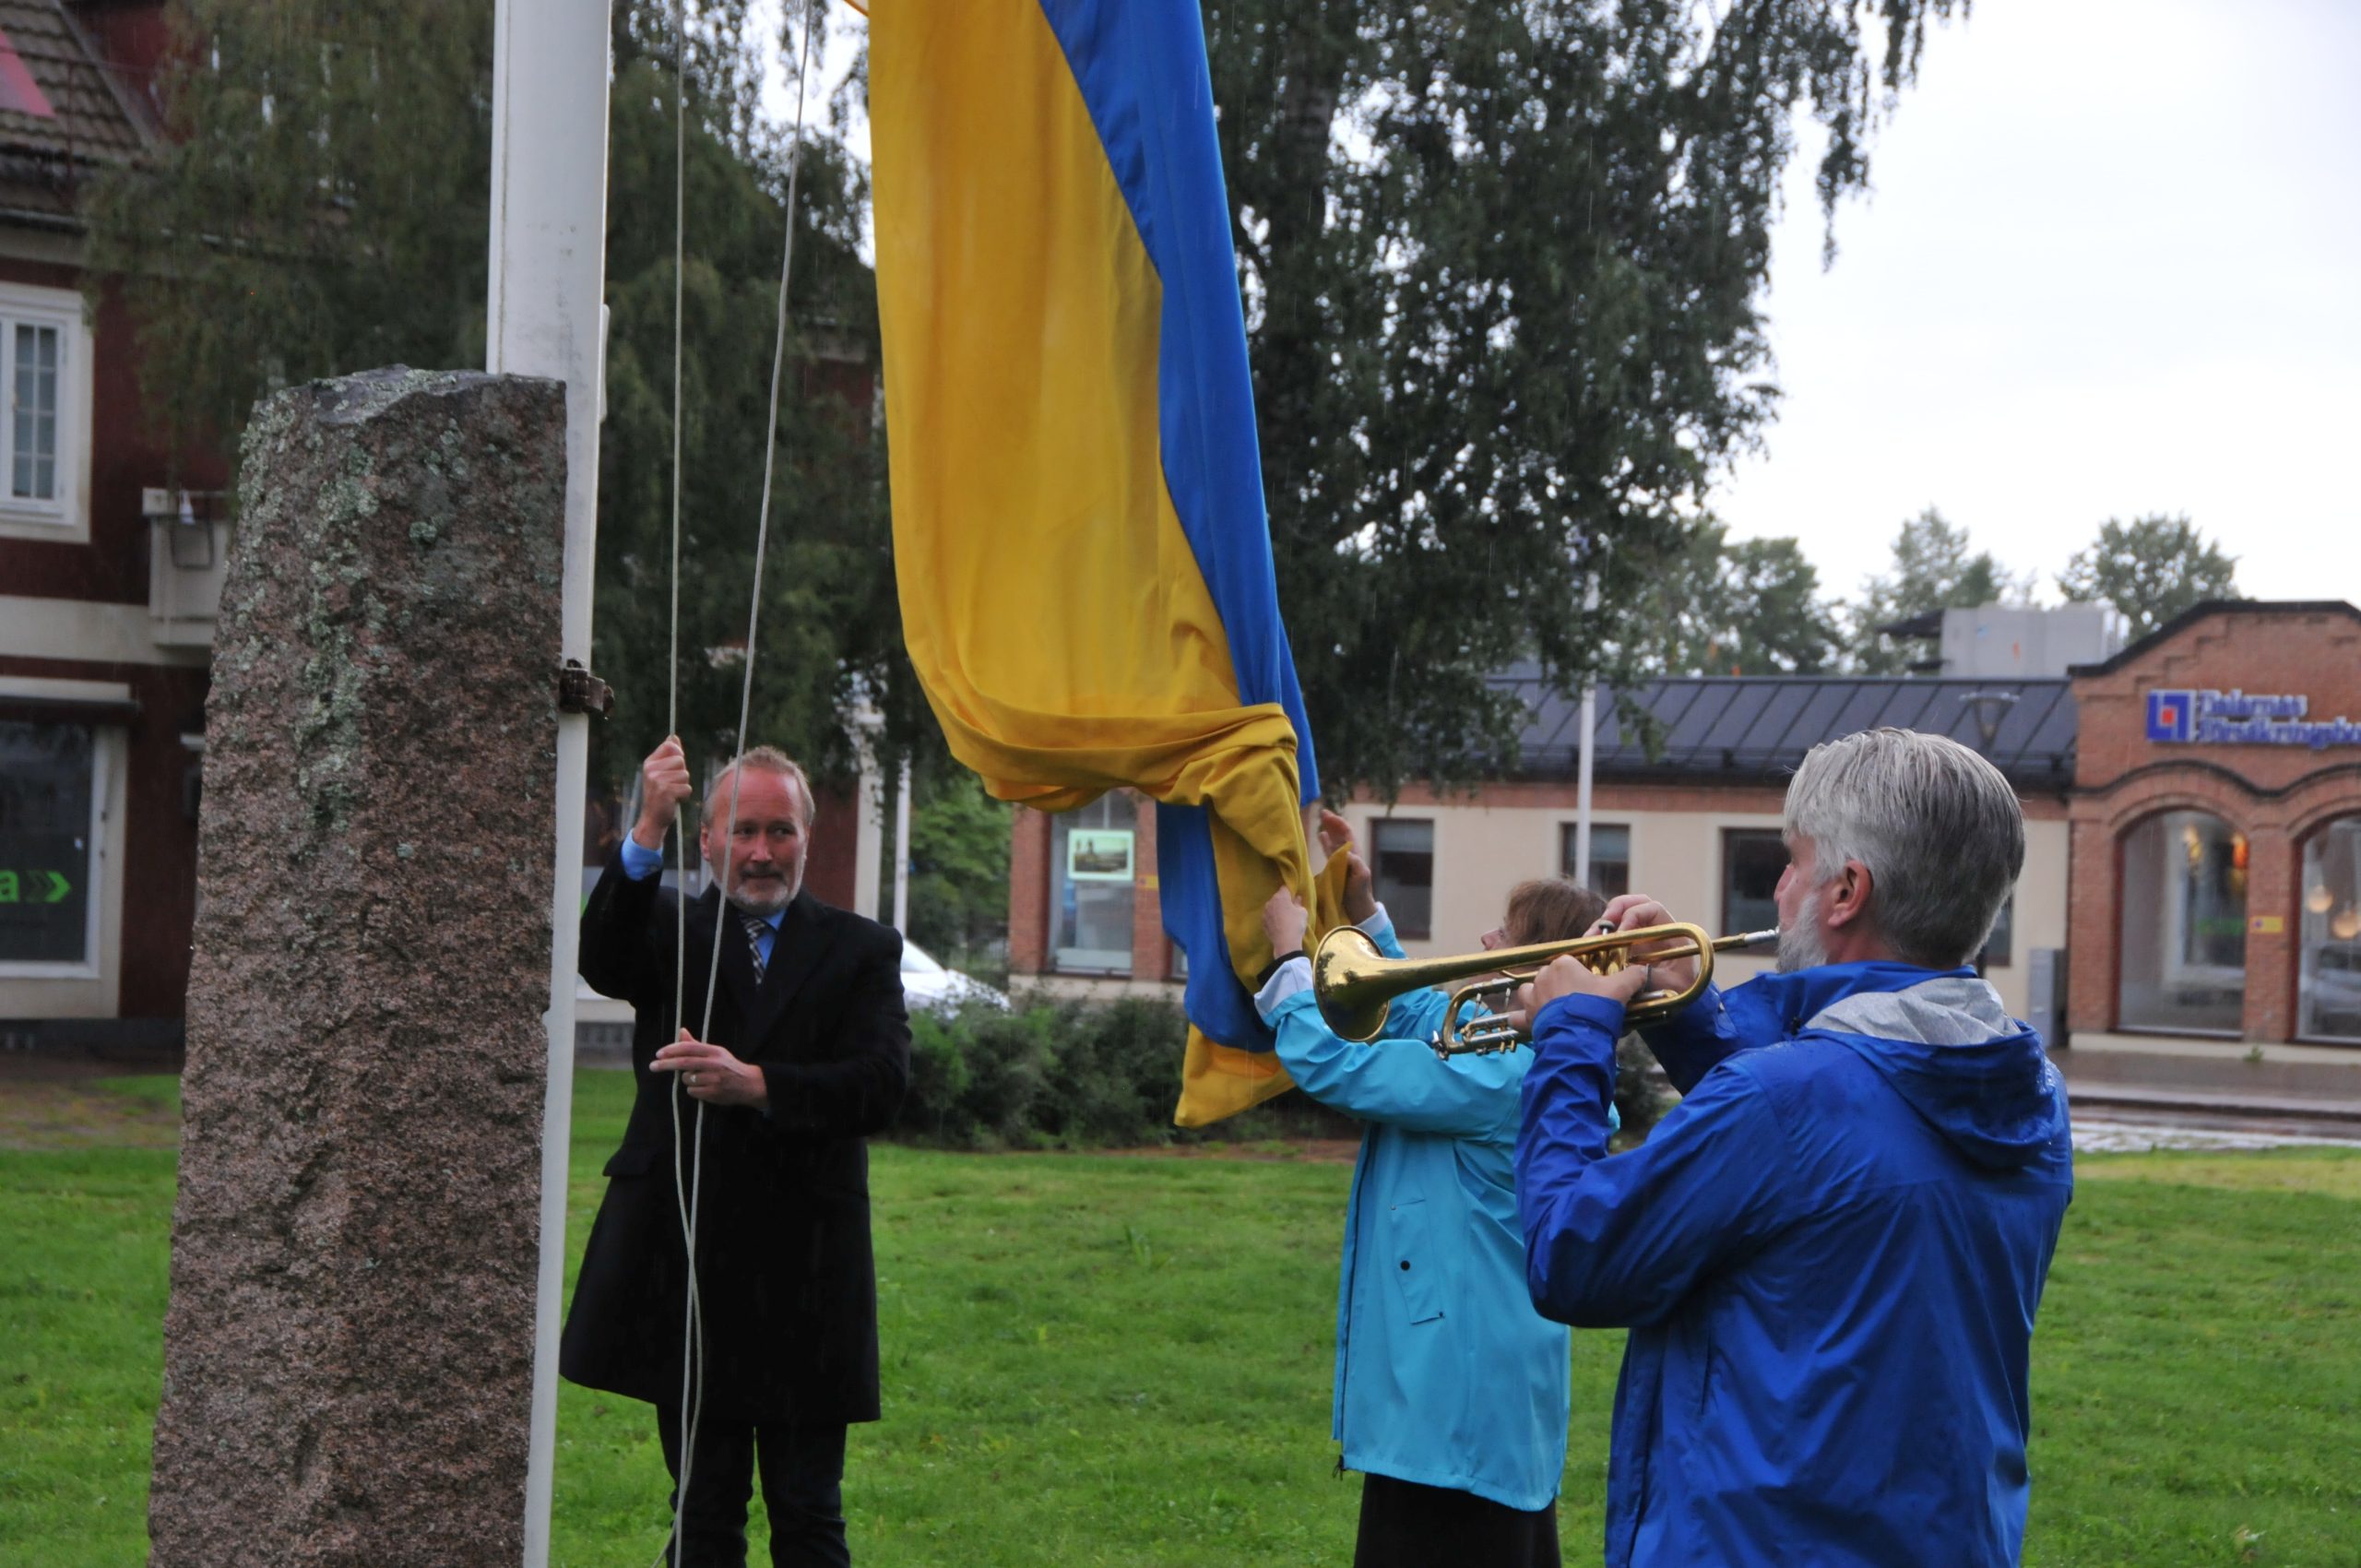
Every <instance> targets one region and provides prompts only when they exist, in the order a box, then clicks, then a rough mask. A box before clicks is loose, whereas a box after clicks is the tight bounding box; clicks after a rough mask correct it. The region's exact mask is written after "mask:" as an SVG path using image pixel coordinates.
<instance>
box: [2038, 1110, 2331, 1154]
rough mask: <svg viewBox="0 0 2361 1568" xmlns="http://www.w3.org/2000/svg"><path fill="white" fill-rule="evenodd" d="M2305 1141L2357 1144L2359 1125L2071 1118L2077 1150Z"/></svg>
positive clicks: (2130, 1151) (2282, 1144) (2102, 1151)
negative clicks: (2072, 1119)
mask: <svg viewBox="0 0 2361 1568" xmlns="http://www.w3.org/2000/svg"><path fill="white" fill-rule="evenodd" d="M2306 1145H2321V1146H2340V1145H2341V1146H2344V1147H2347V1148H2361V1127H2356V1126H2354V1125H2352V1124H2351V1123H2319V1124H2317V1125H2311V1124H2307V1123H2302V1122H2297V1121H2292V1120H2279V1119H2272V1120H2265V1119H2261V1118H2252V1117H2235V1118H2233V1117H2200V1118H2194V1119H2192V1118H2188V1117H2181V1116H2159V1117H2156V1118H2153V1119H2150V1118H2147V1117H2138V1118H2134V1117H2130V1116H2123V1115H2114V1114H2108V1115H2101V1114H2099V1113H2096V1112H2093V1113H2088V1114H2079V1113H2078V1114H2077V1115H2076V1116H2075V1117H2074V1148H2075V1150H2076V1152H2077V1153H2081V1154H2137V1153H2144V1152H2147V1151H2151V1150H2154V1149H2208V1150H2213V1149H2222V1150H2231V1149H2266V1148H2295V1147H2300V1146H2306Z"/></svg>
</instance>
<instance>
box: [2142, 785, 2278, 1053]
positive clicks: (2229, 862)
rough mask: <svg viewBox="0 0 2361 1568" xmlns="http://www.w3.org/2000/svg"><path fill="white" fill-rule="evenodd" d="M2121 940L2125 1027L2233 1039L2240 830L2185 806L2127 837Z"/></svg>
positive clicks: (2242, 893)
mask: <svg viewBox="0 0 2361 1568" xmlns="http://www.w3.org/2000/svg"><path fill="white" fill-rule="evenodd" d="M2120 942H2121V947H2120V952H2121V955H2122V962H2121V975H2122V978H2121V982H2120V986H2119V989H2118V992H2117V1016H2118V1018H2119V1019H2120V1020H2121V1022H2122V1024H2123V1027H2124V1028H2145V1029H2169V1030H2173V1031H2176V1032H2178V1033H2193V1034H2226V1035H2233V1036H2235V1035H2236V1034H2237V1033H2238V1032H2239V1030H2240V1027H2241V1025H2242V1024H2243V1022H2244V1012H2245V999H2246V978H2247V840H2246V835H2244V834H2242V833H2240V832H2238V831H2237V830H2236V829H2235V828H2233V827H2232V826H2230V825H2229V824H2228V823H2226V822H2224V821H2223V820H2222V819H2221V818H2220V817H2217V816H2214V815H2213V814H2209V813H2206V812H2188V811H2182V812H2165V813H2164V814H2162V815H2159V816H2152V817H2150V818H2148V819H2147V820H2146V821H2144V822H2142V823H2141V824H2140V825H2139V826H2136V827H2134V828H2132V829H2131V831H2130V832H2129V833H2127V834H2125V835H2124V836H2123V903H2122V914H2121V926H2120Z"/></svg>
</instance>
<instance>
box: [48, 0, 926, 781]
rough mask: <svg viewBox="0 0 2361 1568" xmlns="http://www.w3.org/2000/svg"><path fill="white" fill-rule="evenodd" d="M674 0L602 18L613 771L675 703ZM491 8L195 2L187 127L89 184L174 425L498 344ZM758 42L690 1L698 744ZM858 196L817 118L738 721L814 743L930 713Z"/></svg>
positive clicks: (765, 383)
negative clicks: (877, 384)
mask: <svg viewBox="0 0 2361 1568" xmlns="http://www.w3.org/2000/svg"><path fill="white" fill-rule="evenodd" d="M669 14H670V6H669V4H666V3H664V0H633V3H630V4H625V5H621V6H617V7H616V8H615V12H614V20H613V38H614V42H615V51H616V53H615V71H614V77H613V82H614V88H613V96H612V101H611V147H610V163H609V193H608V237H607V301H608V303H609V306H610V309H611V321H610V324H609V341H608V358H607V373H608V381H607V419H606V422H605V423H604V425H603V426H602V429H601V449H600V455H599V558H598V591H597V600H596V604H595V609H594V615H593V625H594V635H595V647H594V655H593V663H594V666H595V667H596V668H597V669H598V670H599V672H600V673H601V674H603V675H604V676H605V677H606V678H607V679H608V680H609V681H610V682H611V683H613V684H614V686H615V688H616V695H617V712H616V722H615V723H614V724H612V725H610V726H607V727H605V728H604V729H602V730H600V731H596V732H595V734H596V740H595V741H594V746H595V747H596V755H595V756H594V765H593V766H594V769H595V772H594V777H599V778H622V777H627V776H629V775H630V774H631V772H632V771H633V770H634V769H635V766H636V764H637V762H638V760H639V758H640V756H641V755H642V754H645V753H646V752H647V749H648V748H649V747H650V746H651V745H652V744H653V743H654V742H655V740H656V739H657V738H658V737H659V736H660V735H661V734H663V733H664V731H665V729H666V725H667V720H668V719H669V718H670V716H671V710H672V706H673V705H672V697H671V695H670V664H671V648H672V636H671V605H670V596H671V589H670V582H671V543H670V530H671V503H670V491H671V479H672V472H673V454H672V445H673V440H672V437H673V430H672V354H673V347H672V339H673V295H674V277H673V264H672V236H673V231H674V222H673V219H674V210H675V199H676V198H675V190H676V185H675V178H674V170H675V136H676V133H675V128H674V127H675V125H676V121H677V106H678V95H677V94H676V91H675V73H674V71H673V69H672V66H671V61H672V59H673V57H674V54H675V52H676V51H675V43H674V41H673V40H672V39H671V37H670V22H669ZM179 26H180V27H181V28H182V29H183V30H184V35H186V36H189V37H193V38H201V39H204V40H206V41H207V43H206V46H205V47H204V48H201V49H192V50H190V51H189V52H188V53H187V55H186V61H185V63H184V65H181V66H178V67H176V68H174V69H173V70H172V72H170V73H169V74H168V75H167V77H166V78H165V81H164V83H163V93H164V97H165V101H166V102H167V104H168V105H169V113H170V116H171V123H172V139H171V140H170V141H168V142H167V144H166V145H165V146H164V147H163V148H160V151H159V152H158V154H157V156H156V160H155V162H154V163H153V164H152V165H151V166H148V167H144V168H138V169H125V170H116V171H111V172H107V173H106V174H104V175H103V176H102V177H101V179H100V180H99V182H98V184H97V185H96V187H95V188H94V190H93V191H92V193H91V195H90V197H89V212H90V217H91V225H92V240H91V254H92V265H93V271H92V278H93V287H94V288H98V289H114V290H119V291H121V292H122V293H123V295H124V297H125V301H126V303H127V304H128V305H129V307H130V312H131V315H132V318H133V320H134V322H135V323H136V330H137V331H138V333H139V337H140V340H141V345H142V349H143V353H144V371H145V374H147V376H148V385H149V390H150V392H151V394H152V396H151V400H150V403H149V407H150V409H151V410H153V411H154V412H155V413H156V414H157V417H158V418H159V419H160V422H161V423H162V424H163V426H164V429H163V431H162V432H160V434H162V435H163V436H164V437H165V438H166V440H167V441H168V442H169V443H170V444H171V445H172V446H173V447H175V448H184V447H188V446H195V445H205V444H208V443H209V444H211V445H215V446H216V447H217V448H218V449H219V450H221V451H223V452H224V453H226V452H228V451H231V450H233V449H234V447H235V445H236V440H237V436H238V434H239V432H240V430H241V428H242V427H243V423H244V422H245V419H246V416H247V412H248V410H249V409H250V408H251V407H252V404H253V402H254V400H255V398H257V397H259V396H261V395H263V394H264V393H266V392H267V391H269V390H270V389H272V388H273V387H275V386H281V385H285V384H288V383H291V382H296V381H302V380H306V379H310V378H313V377H317V376H326V375H336V374H347V373H350V372H352V371H357V370H363V369H367V368H370V367H373V366H375V365H380V364H386V363H390V362H397V361H400V362H409V363H412V364H418V365H426V366H434V365H445V364H462V365H467V364H481V363H482V362H483V357H484V350H483V308H484V306H483V301H484V290H485V267H486V261H485V251H486V235H487V232H488V228H487V225H488V208H487V202H488V196H487V192H488V184H489V170H490V163H491V114H492V5H491V4H490V0H463V3H461V4H457V5H454V6H441V7H432V8H428V9H424V10H421V8H420V7H418V6H399V5H393V4H389V3H386V0H369V3H364V4H361V5H355V6H338V7H334V8H333V9H330V10H323V9H322V8H320V7H318V6H287V5H281V4H278V3H276V0H186V3H185V5H184V8H183V10H182V12H181V13H180V15H179ZM771 46H772V45H771V43H770V42H769V41H766V40H765V39H764V38H762V37H761V36H760V34H759V30H757V29H755V27H754V26H753V19H752V13H751V7H750V6H749V5H748V4H747V0H699V3H697V4H695V5H694V6H690V7H689V12H688V17H687V38H686V42H685V52H686V56H687V79H688V92H687V99H688V108H689V126H688V133H687V144H686V148H685V155H684V160H685V178H684V181H683V184H684V185H685V207H686V212H687V218H686V228H685V234H686V239H685V244H686V247H687V253H688V255H687V265H686V267H685V268H684V273H685V276H684V277H683V279H682V284H681V294H682V339H683V349H682V368H683V377H684V385H683V386H682V410H683V411H682V431H681V434H682V454H681V463H680V468H681V470H682V546H681V551H682V559H681V570H680V600H681V614H680V652H681V659H680V663H681V667H682V668H681V688H680V693H679V699H678V720H677V728H678V729H679V730H680V731H681V732H682V735H683V737H684V738H685V739H687V740H688V741H689V742H690V747H691V751H692V754H697V755H702V754H706V753H723V752H727V751H728V750H729V749H730V746H731V744H732V742H734V739H735V735H736V731H737V728H738V710H739V683H740V678H741V676H742V672H743V669H744V663H743V658H742V652H741V650H742V647H743V645H744V640H745V636H746V624H747V616H748V610H749V606H750V602H751V598H752V595H751V591H750V590H751V589H752V588H753V554H754V537H755V532H756V525H757V521H758V519H759V517H760V516H761V513H762V505H763V499H762V498H763V492H764V478H765V428H766V424H767V422H768V400H769V393H770V385H771V374H772V372H771V355H772V343H773V334H774V329H775V323H776V319H777V304H778V275H779V260H780V250H781V245H782V243H783V241H784V239H785V231H786V209H785V202H784V197H785V196H786V190H787V180H788V153H789V140H790V138H789V134H788V132H787V131H786V130H785V129H783V128H782V127H779V126H777V125H771V124H770V123H768V122H767V121H766V120H765V118H764V115H763V113H762V110H761V81H762V76H763V71H764V67H765V60H766V58H767V57H768V55H769V51H770V48H771ZM866 202H867V195H866V190H865V187H864V185H863V184H862V183H861V180H860V176H859V174H858V172H856V171H855V170H854V168H853V167H852V164H851V162H850V160H848V158H847V157H846V155H845V153H844V151H843V148H841V146H840V145H839V144H838V143H837V142H836V140H835V139H833V138H832V137H831V136H829V135H827V134H824V133H820V132H816V131H815V132H813V134H812V135H810V136H809V137H807V138H806V145H805V148H804V156H803V160H802V167H801V178H800V182H799V190H798V202H797V207H798V213H797V224H798V232H797V235H796V257H795V273H794V280H793V285H792V291H791V292H792V297H791V299H790V301H789V304H790V307H791V309H790V315H791V317H792V333H791V336H790V341H789V361H788V363H787V367H786V374H785V377H784V382H783V386H782V403H781V408H780V410H779V418H778V423H777V434H778V446H777V453H778V455H777V465H776V472H775V474H774V476H773V483H772V503H771V531H770V540H771V548H770V551H769V553H768V556H767V558H766V560H765V567H764V573H763V582H762V592H761V598H762V610H761V627H760V631H759V634H758V636H759V642H760V645H761V646H760V658H759V662H758V668H757V676H758V680H757V686H756V691H755V702H754V709H753V717H752V719H751V721H750V723H749V726H748V727H749V729H750V730H751V731H753V733H754V734H755V735H756V736H758V737H760V738H762V739H764V740H767V741H770V742H775V743H777V744H781V745H784V746H786V747H788V748H789V750H791V751H793V752H795V753H796V754H799V755H801V756H802V757H804V758H805V759H806V760H808V761H811V762H813V763H815V764H817V765H818V766H820V767H822V768H824V769H830V770H838V769H842V768H844V767H846V766H848V764H849V762H850V760H851V759H850V756H849V754H848V746H847V744H846V742H845V738H844V729H845V726H844V723H843V718H844V716H845V715H846V714H847V713H848V712H849V711H850V710H851V709H852V708H853V707H855V706H856V703H857V700H858V695H859V693H860V691H862V690H864V689H865V690H867V691H870V692H878V693H884V694H886V695H887V698H888V700H887V701H886V703H885V705H884V706H885V709H886V719H887V721H888V725H889V736H888V741H889V744H890V745H892V746H896V747H898V746H902V745H905V744H907V743H908V735H909V734H910V733H911V732H912V731H913V730H914V729H915V728H916V727H917V726H918V725H919V722H920V716H919V708H918V707H917V703H918V697H917V694H916V693H915V692H914V691H911V690H910V689H909V688H910V686H911V683H910V682H909V681H908V679H907V678H906V677H905V676H904V675H903V674H902V671H903V668H904V667H903V665H902V662H901V652H900V619H899V613H898V609H897V605H896V599H895V595H894V591H893V576H892V564H891V559H890V546H889V541H888V533H887V528H886V519H885V510H884V481H883V475H884V454H883V452H882V450H881V449H880V448H879V446H878V445H877V444H876V443H875V442H874V441H872V439H871V431H870V422H869V420H868V418H867V415H866V401H867V399H866V392H867V383H868V380H869V376H870V371H869V368H868V367H870V366H872V365H873V364H874V363H875V362H876V354H875V337H876V330H875V314H876V305H875V291H874V288H873V285H872V281H871V279H870V275H869V271H868V268H867V267H866V266H865V265H864V264H863V263H862V262H861V261H860V255H859V243H858V242H859V235H860V225H861V222H862V216H861V215H862V213H863V211H864V209H865V207H866ZM848 394H849V395H851V396H850V397H849V398H848ZM848 402H853V403H859V404H860V411H858V412H856V411H855V410H853V409H852V408H850V407H848Z"/></svg>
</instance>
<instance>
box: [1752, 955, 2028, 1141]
mask: <svg viewBox="0 0 2361 1568" xmlns="http://www.w3.org/2000/svg"><path fill="white" fill-rule="evenodd" d="M1765 981H1769V982H1773V986H1774V991H1776V992H1781V993H1783V994H1782V996H1781V1000H1782V1001H1783V1003H1786V1004H1787V1005H1786V1006H1783V1008H1782V1012H1783V1014H1784V1016H1786V1018H1787V1019H1788V1020H1789V1027H1790V1028H1794V1029H1797V1030H1808V1031H1811V1032H1815V1033H1821V1034H1825V1035H1828V1036H1831V1037H1832V1038H1834V1039H1841V1040H1842V1041H1844V1043H1845V1044H1846V1045H1848V1046H1850V1047H1851V1048H1852V1049H1853V1051H1855V1052H1856V1053H1857V1054H1858V1055H1859V1056H1860V1057H1861V1059H1862V1060H1863V1061H1865V1062H1867V1063H1869V1065H1870V1066H1871V1067H1874V1068H1875V1069H1877V1071H1878V1073H1879V1074H1880V1075H1881V1076H1882V1077H1883V1078H1884V1079H1885V1080H1886V1082H1887V1083H1888V1084H1890V1085H1892V1087H1893V1091H1894V1092H1895V1093H1896V1094H1898V1095H1900V1096H1901V1097H1902V1098H1903V1099H1904V1100H1906V1101H1908V1102H1909V1104H1910V1108H1911V1109H1912V1110H1914V1111H1916V1112H1917V1113H1918V1114H1919V1116H1920V1117H1921V1118H1923V1119H1924V1120H1925V1121H1926V1122H1927V1123H1928V1124H1929V1125H1930V1126H1932V1127H1933V1128H1934V1129H1935V1130H1936V1131H1937V1132H1939V1133H1940V1134H1942V1135H1943V1136H1944V1137H1945V1138H1947V1139H1948V1140H1950V1142H1951V1143H1952V1145H1953V1146H1955V1147H1957V1148H1958V1149H1959V1151H1960V1152H1961V1153H1962V1154H1964V1155H1965V1156H1966V1157H1967V1158H1970V1159H1972V1160H1974V1161H1975V1162H1976V1163H1977V1164H1979V1165H1983V1166H1987V1167H1991V1168H1994V1169H2002V1170H2006V1169H2013V1168H2015V1167H2019V1166H2023V1165H2027V1164H2030V1163H2031V1162H2032V1161H2033V1160H2034V1159H2035V1158H2037V1157H2038V1156H2039V1155H2040V1154H2041V1152H2042V1151H2043V1150H2044V1149H2046V1148H2047V1147H2048V1146H2050V1145H2051V1144H2052V1143H2053V1142H2055V1141H2056V1139H2057V1138H2058V1135H2059V1134H2061V1133H2063V1132H2064V1131H2065V1128H2066V1096H2065V1093H2064V1086H2063V1083H2062V1081H2061V1080H2060V1079H2059V1077H2058V1069H2057V1068H2056V1067H2054V1066H2052V1065H2051V1064H2050V1062H2049V1058H2048V1056H2047V1054H2046V1053H2045V1052H2044V1051H2043V1050H2042V1046H2041V1037H2040V1036H2039V1035H2038V1034H2035V1032H2034V1031H2033V1030H2032V1029H2031V1028H2027V1027H2026V1026H2025V1025H2023V1024H2021V1023H2019V1022H2017V1021H2016V1020H2015V1019H2014V1018H2011V1017H2010V1016H2009V1014H2008V1010H2007V1009H2006V1008H2004V1007H2003V1006H2001V1004H2000V998H1999V993H1998V992H1994V991H1993V989H1992V988H1991V986H1990V985H1988V984H1987V983H1986V982H1985V981H1983V980H1979V979H1977V978H1976V975H1975V971H1974V970H1972V969H1921V968H1914V967H1912V966H1909V965H1904V964H1880V963H1870V964H1830V965H1824V966H1822V967H1821V968H1814V969H1804V970H1800V971H1798V972H1797V973H1795V974H1792V975H1777V976H1771V975H1766V976H1764V977H1762V980H1757V981H1756V982H1754V983H1756V984H1762V983H1764V982H1765ZM1783 982H1784V983H1783Z"/></svg>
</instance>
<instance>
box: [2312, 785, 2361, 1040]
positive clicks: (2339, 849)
mask: <svg viewBox="0 0 2361 1568" xmlns="http://www.w3.org/2000/svg"><path fill="white" fill-rule="evenodd" d="M2302 887H2303V893H2302V899H2303V904H2302V914H2301V916H2300V917H2299V918H2300V921H2301V923H2302V930H2303V938H2304V951H2303V968H2302V969H2301V971H2300V974H2301V979H2300V980H2299V981H2298V984H2297V990H2296V1033H2298V1034H2301V1035H2308V1036H2311V1037H2313V1038H2315V1039H2361V817H2346V818H2345V819H2344V820H2343V821H2342V822H2332V823H2331V824H2329V825H2328V826H2326V827H2325V828H2322V829H2321V830H2320V831H2319V832H2318V833H2315V834H2313V835H2312V837H2311V838H2310V839H2309V840H2308V842H2307V843H2306V844H2305V845H2304V878H2303V883H2302Z"/></svg>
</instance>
